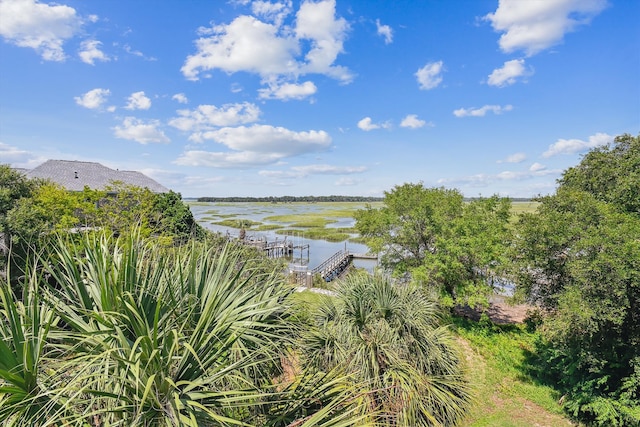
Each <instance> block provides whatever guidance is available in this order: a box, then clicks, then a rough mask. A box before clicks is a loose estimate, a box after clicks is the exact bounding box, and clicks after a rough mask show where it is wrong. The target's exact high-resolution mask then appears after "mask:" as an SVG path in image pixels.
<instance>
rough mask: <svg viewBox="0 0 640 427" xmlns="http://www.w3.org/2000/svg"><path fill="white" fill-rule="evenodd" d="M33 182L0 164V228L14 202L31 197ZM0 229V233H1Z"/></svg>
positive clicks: (7, 166)
mask: <svg viewBox="0 0 640 427" xmlns="http://www.w3.org/2000/svg"><path fill="white" fill-rule="evenodd" d="M34 187H35V182H34V181H31V180H29V179H28V178H27V177H26V176H25V175H24V174H22V173H20V172H18V171H16V170H14V169H12V168H11V167H10V166H9V165H3V164H0V219H1V220H2V221H0V227H3V226H4V218H5V217H6V215H7V212H9V211H10V210H11V209H13V207H14V206H15V203H16V201H18V200H19V199H21V198H24V197H29V196H31V192H32V191H33V189H34ZM2 230H3V229H2V228H0V232H2Z"/></svg>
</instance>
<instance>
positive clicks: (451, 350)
mask: <svg viewBox="0 0 640 427" xmlns="http://www.w3.org/2000/svg"><path fill="white" fill-rule="evenodd" d="M302 347H303V348H305V349H306V351H305V354H306V362H307V363H309V364H311V365H313V366H316V367H318V368H319V369H331V368H334V367H338V366H339V367H342V368H343V369H346V370H347V371H348V372H349V373H351V375H352V378H353V380H354V382H353V384H354V388H357V389H358V391H357V393H360V394H362V395H365V396H366V399H365V401H366V405H367V409H368V410H369V411H371V413H372V414H374V413H375V411H378V412H377V413H378V414H379V415H377V414H375V415H372V416H371V417H370V422H371V423H372V424H375V425H401V426H447V425H455V424H456V423H457V422H458V421H459V420H460V419H461V418H462V416H463V415H464V413H465V411H466V408H467V407H468V404H469V400H470V394H469V391H470V389H469V386H468V384H467V383H466V382H465V380H464V376H463V372H462V371H461V367H460V363H459V358H458V354H457V351H456V349H455V346H454V345H453V342H452V339H451V337H450V335H449V333H448V330H447V329H446V328H445V327H442V326H439V317H438V311H437V306H436V304H435V303H434V302H433V301H432V300H431V299H430V298H428V297H427V296H426V295H425V294H424V293H423V291H422V290H420V289H419V288H414V287H412V286H394V285H393V284H392V283H391V282H390V281H389V280H387V279H385V278H383V277H381V276H369V275H367V274H360V275H354V276H350V277H348V278H346V279H345V280H344V281H343V282H342V283H341V285H339V287H338V289H337V297H335V298H330V297H327V298H326V300H325V301H324V303H323V304H322V305H321V306H320V307H319V308H318V310H317V313H316V327H315V328H313V329H312V330H310V331H309V332H308V333H306V334H303V346H302Z"/></svg>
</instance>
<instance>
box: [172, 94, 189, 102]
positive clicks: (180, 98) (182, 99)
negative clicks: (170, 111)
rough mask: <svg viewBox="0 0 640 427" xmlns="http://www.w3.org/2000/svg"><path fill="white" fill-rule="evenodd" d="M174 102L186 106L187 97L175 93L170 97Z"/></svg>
mask: <svg viewBox="0 0 640 427" xmlns="http://www.w3.org/2000/svg"><path fill="white" fill-rule="evenodd" d="M171 99H173V100H174V101H178V102H179V103H180V104H188V103H189V100H188V99H187V95H185V94H184V93H176V94H175V95H173V96H172V97H171Z"/></svg>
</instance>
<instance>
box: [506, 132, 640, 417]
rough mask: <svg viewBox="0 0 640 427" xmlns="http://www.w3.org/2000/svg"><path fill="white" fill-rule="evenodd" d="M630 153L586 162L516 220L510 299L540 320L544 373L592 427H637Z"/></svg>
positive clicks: (639, 344)
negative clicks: (530, 305) (529, 305)
mask: <svg viewBox="0 0 640 427" xmlns="http://www.w3.org/2000/svg"><path fill="white" fill-rule="evenodd" d="M637 147H638V138H633V137H630V136H628V135H623V136H621V137H618V138H616V142H615V145H614V146H613V147H604V148H596V149H594V150H592V151H591V152H589V153H588V154H587V155H586V156H584V158H583V160H582V162H581V163H580V164H579V165H578V166H576V167H573V168H570V169H568V170H567V171H566V172H565V174H564V175H563V177H562V179H560V180H559V183H560V185H559V188H558V189H557V191H556V193H555V194H554V195H552V196H547V197H543V198H541V200H540V201H541V205H540V206H539V208H538V211H537V213H535V214H526V215H523V216H522V217H521V218H520V220H519V222H518V224H517V233H516V239H515V241H514V246H513V249H514V257H513V259H514V262H513V267H514V270H513V271H514V275H513V277H514V280H515V281H516V283H517V289H518V293H519V294H521V295H523V296H524V297H526V298H528V299H529V300H530V301H532V302H535V303H537V304H539V305H540V306H541V307H542V308H543V309H545V310H546V312H547V313H548V314H547V317H546V318H545V320H544V324H543V328H542V333H543V338H544V343H545V345H544V346H543V347H542V351H541V354H543V358H544V360H543V362H544V363H545V364H546V366H545V368H544V372H545V373H546V374H548V375H550V376H551V379H552V380H553V381H554V382H555V383H556V384H557V385H558V386H559V387H560V388H561V389H562V390H563V391H564V392H565V393H566V396H567V397H566V400H565V402H566V403H565V404H566V406H567V408H568V409H569V410H570V411H571V412H572V413H573V414H574V415H576V416H578V417H581V418H582V419H584V420H587V421H588V422H592V423H594V424H598V425H638V424H640V216H638V215H637V210H636V205H635V203H636V201H635V200H636V198H637V195H638V194H639V191H640V185H639V184H640V181H638V177H640V175H638V168H636V167H635V166H634V165H640V150H638V149H637ZM629 167H631V169H628V168H629ZM619 174H623V175H622V176H619Z"/></svg>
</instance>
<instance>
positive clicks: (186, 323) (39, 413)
mask: <svg viewBox="0 0 640 427" xmlns="http://www.w3.org/2000/svg"><path fill="white" fill-rule="evenodd" d="M138 236H139V234H138V233H131V234H129V235H128V236H126V237H123V238H120V239H113V238H112V237H110V236H108V235H106V234H102V233H90V234H86V235H85V236H83V237H82V239H80V240H79V241H74V242H71V241H69V239H68V237H67V238H64V237H59V238H58V239H57V240H55V241H54V242H53V243H52V244H51V245H48V246H47V248H46V250H45V251H44V252H42V253H41V254H39V255H38V256H37V257H36V258H35V261H34V262H33V263H31V264H30V265H29V266H27V267H26V268H25V271H29V272H30V273H31V274H28V275H26V276H25V277H24V279H23V282H22V288H23V289H24V290H25V292H24V297H23V298H22V301H20V299H19V298H17V297H16V296H15V295H14V294H13V292H12V291H11V289H10V287H9V286H8V284H7V283H6V282H0V297H1V298H2V308H1V309H0V334H1V335H0V355H1V356H2V357H0V424H2V425H13V426H51V425H65V426H102V425H127V426H129V425H145V426H214V425H215V426H230V425H244V426H250V425H260V426H286V425H300V426H303V425H304V426H312V425H326V426H336V427H338V426H346V425H353V424H358V420H359V416H358V415H357V413H356V409H357V406H356V405H350V404H346V403H345V402H356V401H357V398H356V397H355V396H353V394H352V393H351V391H350V390H349V388H348V387H347V386H348V383H347V382H346V379H345V378H343V377H342V376H340V375H338V374H337V373H336V372H333V371H331V372H327V373H326V374H319V375H318V374H315V373H314V372H301V373H300V374H299V375H296V376H295V377H290V378H289V377H279V376H278V375H279V374H280V373H281V372H282V371H281V368H282V364H281V360H282V359H281V357H286V355H287V353H286V351H285V350H286V348H287V347H288V343H289V342H290V336H291V324H290V323H289V321H288V310H287V306H286V305H285V304H283V302H285V301H287V299H288V295H289V294H290V293H291V290H290V288H288V287H286V286H284V285H283V284H282V283H283V282H282V281H281V280H280V277H279V275H278V274H275V273H274V272H273V271H269V272H266V271H264V270H261V269H253V268H252V267H250V265H249V263H247V262H246V261H245V260H244V258H243V257H242V256H241V253H239V252H237V251H236V250H235V249H234V247H233V246H226V247H223V248H220V247H211V246H209V245H208V244H200V243H192V244H190V245H184V246H182V247H179V248H159V247H158V246H156V245H151V244H150V243H149V242H148V241H143V240H141V239H140V238H139V237H138Z"/></svg>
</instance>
